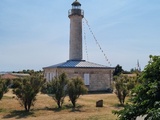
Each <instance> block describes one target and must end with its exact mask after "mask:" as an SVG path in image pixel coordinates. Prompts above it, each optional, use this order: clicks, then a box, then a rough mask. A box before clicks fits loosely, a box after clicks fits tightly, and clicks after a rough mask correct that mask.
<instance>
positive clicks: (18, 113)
mask: <svg viewBox="0 0 160 120" xmlns="http://www.w3.org/2000/svg"><path fill="white" fill-rule="evenodd" d="M30 116H32V117H33V116H34V112H26V111H17V110H14V111H11V112H10V113H9V114H7V115H5V116H4V117H3V118H4V119H8V118H16V119H21V118H27V117H30Z"/></svg>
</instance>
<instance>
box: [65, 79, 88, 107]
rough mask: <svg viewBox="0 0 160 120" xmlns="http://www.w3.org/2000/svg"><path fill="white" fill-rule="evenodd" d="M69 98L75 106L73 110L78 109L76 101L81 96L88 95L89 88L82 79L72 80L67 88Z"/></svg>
mask: <svg viewBox="0 0 160 120" xmlns="http://www.w3.org/2000/svg"><path fill="white" fill-rule="evenodd" d="M67 91H68V96H69V99H70V101H71V102H72V104H73V108H75V107H76V101H77V99H78V98H79V96H80V95H83V94H85V93H87V88H86V87H85V85H84V82H83V80H82V79H81V78H79V77H76V78H72V79H71V80H70V81H69V83H68V86H67Z"/></svg>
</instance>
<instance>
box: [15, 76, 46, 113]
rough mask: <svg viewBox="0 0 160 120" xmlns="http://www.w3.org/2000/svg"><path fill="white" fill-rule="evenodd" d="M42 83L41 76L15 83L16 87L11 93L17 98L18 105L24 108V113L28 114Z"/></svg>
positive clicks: (26, 78)
mask: <svg viewBox="0 0 160 120" xmlns="http://www.w3.org/2000/svg"><path fill="white" fill-rule="evenodd" d="M43 83H44V81H43V78H42V76H30V77H25V78H21V80H19V81H16V85H17V87H16V88H15V89H14V90H13V93H14V94H15V95H16V96H17V99H18V101H19V102H20V104H21V105H22V106H24V108H25V111H26V112H29V111H30V107H31V106H33V105H34V102H35V100H36V95H37V94H38V93H39V91H40V88H41V86H42V84H43Z"/></svg>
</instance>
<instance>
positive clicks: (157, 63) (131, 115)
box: [115, 56, 160, 120]
mask: <svg viewBox="0 0 160 120" xmlns="http://www.w3.org/2000/svg"><path fill="white" fill-rule="evenodd" d="M140 79H141V81H142V83H141V84H140V85H138V86H137V87H136V88H135V89H134V90H133V91H132V93H133V96H132V97H131V100H130V101H131V103H132V104H127V105H126V106H125V107H124V109H123V110H120V111H117V112H115V114H117V115H118V116H119V118H120V120H135V119H136V118H137V116H144V115H145V120H159V118H160V109H159V108H160V56H150V61H149V63H148V65H147V66H146V67H145V69H144V71H143V72H142V75H141V77H140Z"/></svg>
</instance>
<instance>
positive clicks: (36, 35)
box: [0, 0, 160, 71]
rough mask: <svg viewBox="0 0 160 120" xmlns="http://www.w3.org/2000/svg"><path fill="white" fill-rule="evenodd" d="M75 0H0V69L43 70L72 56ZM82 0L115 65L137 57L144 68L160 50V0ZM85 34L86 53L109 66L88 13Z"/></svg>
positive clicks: (129, 65)
mask: <svg viewBox="0 0 160 120" xmlns="http://www.w3.org/2000/svg"><path fill="white" fill-rule="evenodd" d="M73 1H74V0H0V71H19V70H24V69H33V70H42V68H43V67H46V66H50V65H54V64H58V63H61V62H65V61H67V60H68V59H69V26H70V20H69V18H68V10H69V9H71V8H72V6H71V4H72V3H73ZM79 2H80V3H81V4H82V6H81V9H83V10H84V17H85V19H86V20H87V21H88V24H89V25H90V27H91V29H92V31H93V33H94V36H95V37H96V40H97V41H98V42H99V44H100V46H101V49H102V50H103V51H104V53H105V54H106V56H107V58H108V60H109V62H110V63H111V64H112V67H115V66H116V65H117V64H119V65H121V66H122V68H123V69H124V70H130V69H131V68H135V67H136V66H137V60H138V61H139V64H140V66H141V68H142V70H143V69H144V67H145V66H146V65H147V63H148V61H149V55H159V54H160V0H79ZM84 33H85V34H84ZM84 35H85V37H86V39H83V59H84V60H87V61H90V62H94V63H98V64H102V65H106V66H110V65H109V64H108V62H107V61H106V60H105V57H104V55H103V53H102V52H101V50H100V48H99V47H98V45H97V44H96V42H95V39H94V37H93V35H92V34H91V32H90V31H89V29H88V27H87V24H86V21H85V20H84V19H83V38H84ZM85 43H86V44H85ZM86 46H87V53H88V59H87V54H86V51H85V49H86V48H85V47H86Z"/></svg>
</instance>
